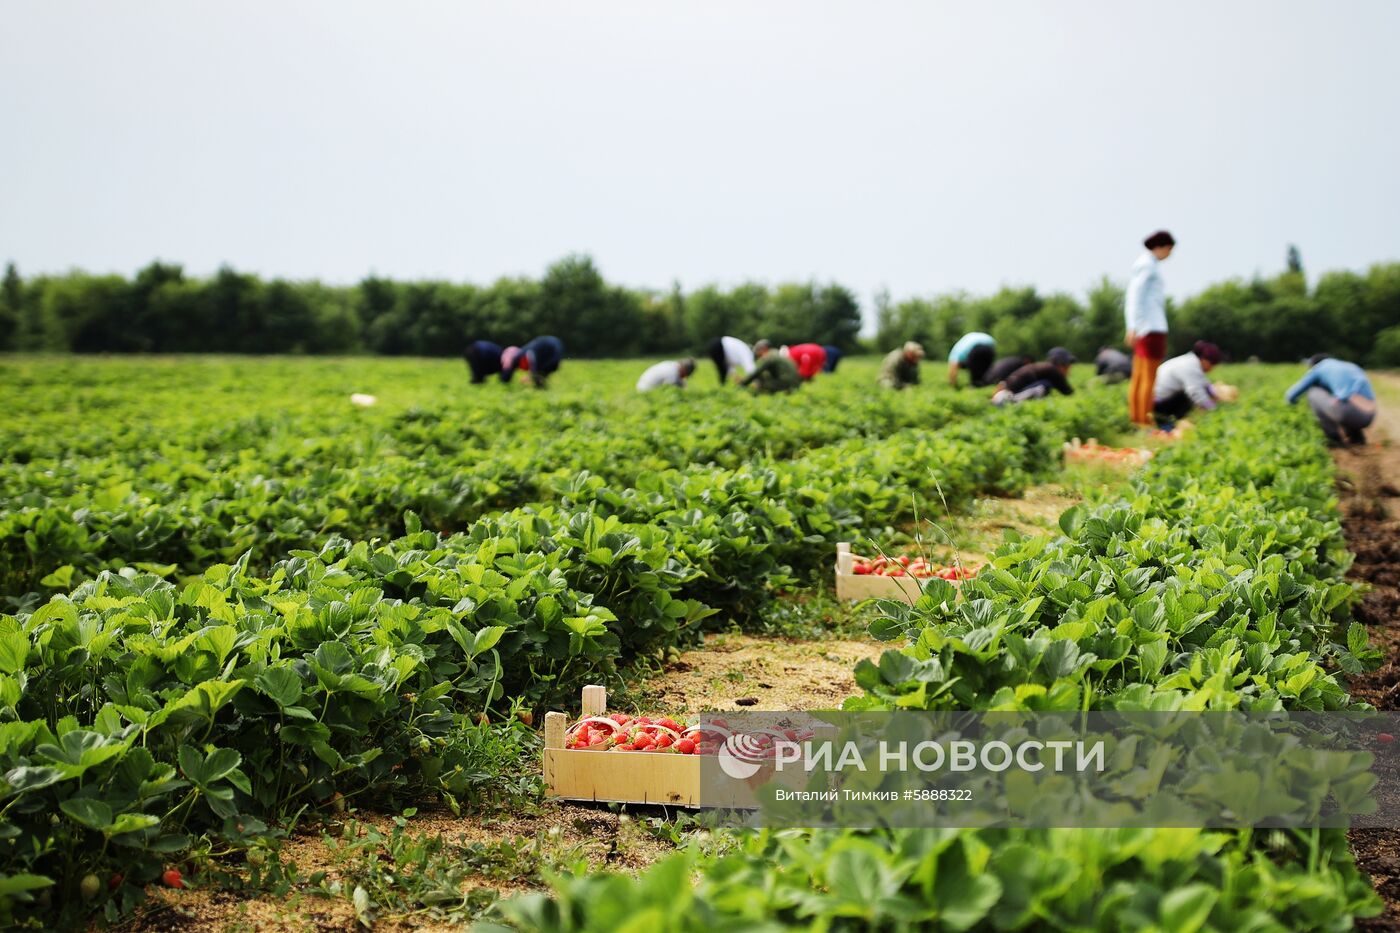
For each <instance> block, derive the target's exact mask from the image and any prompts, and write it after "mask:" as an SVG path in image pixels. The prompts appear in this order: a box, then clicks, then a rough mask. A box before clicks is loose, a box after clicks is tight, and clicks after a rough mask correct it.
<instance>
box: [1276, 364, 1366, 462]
mask: <svg viewBox="0 0 1400 933" xmlns="http://www.w3.org/2000/svg"><path fill="white" fill-rule="evenodd" d="M1304 393H1307V396H1308V405H1309V406H1310V407H1311V408H1312V410H1313V415H1315V416H1316V417H1317V423H1318V424H1319V425H1321V427H1322V433H1323V434H1326V435H1327V445H1328V446H1329V447H1342V446H1345V445H1346V444H1365V443H1366V428H1368V427H1370V426H1371V422H1372V421H1375V420H1376V390H1375V389H1373V388H1371V380H1370V379H1368V378H1367V377H1366V372H1365V371H1364V370H1363V369H1362V368H1361V367H1360V366H1357V365H1356V364H1355V363H1348V362H1346V361H1345V360H1339V359H1335V358H1333V357H1331V356H1328V355H1327V354H1326V353H1319V354H1317V355H1316V356H1314V357H1311V358H1309V360H1308V371H1307V372H1306V373H1305V374H1304V375H1303V378H1302V379H1299V380H1298V381H1297V382H1295V383H1294V384H1293V387H1292V388H1291V389H1289V390H1288V392H1287V393H1286V394H1285V395H1284V398H1285V399H1287V401H1288V404H1290V405H1292V404H1293V403H1294V402H1296V401H1297V400H1298V398H1299V397H1300V396H1302V395H1303V394H1304Z"/></svg>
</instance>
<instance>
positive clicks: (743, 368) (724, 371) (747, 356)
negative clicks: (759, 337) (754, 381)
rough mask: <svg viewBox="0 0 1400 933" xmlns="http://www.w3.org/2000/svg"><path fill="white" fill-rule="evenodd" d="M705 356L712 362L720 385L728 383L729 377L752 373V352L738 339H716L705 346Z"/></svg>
mask: <svg viewBox="0 0 1400 933" xmlns="http://www.w3.org/2000/svg"><path fill="white" fill-rule="evenodd" d="M705 355H706V356H707V357H709V358H710V359H712V360H714V362H715V369H717V370H718V371H719V384H720V385H725V384H726V383H728V382H729V377H730V376H737V375H739V374H741V373H742V374H743V375H745V376H747V375H748V374H749V373H751V372H753V368H754V358H753V350H751V349H749V345H748V344H746V343H744V341H742V340H740V339H739V338H738V337H728V336H725V337H716V338H715V339H714V340H711V341H710V342H709V343H707V344H705Z"/></svg>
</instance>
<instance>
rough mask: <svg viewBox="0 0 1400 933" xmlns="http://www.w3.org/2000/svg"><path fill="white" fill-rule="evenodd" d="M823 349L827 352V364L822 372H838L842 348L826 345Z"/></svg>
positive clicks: (823, 366)
mask: <svg viewBox="0 0 1400 933" xmlns="http://www.w3.org/2000/svg"><path fill="white" fill-rule="evenodd" d="M822 349H823V350H825V351H826V363H824V364H823V365H822V372H824V373H834V372H836V364H837V363H839V362H841V348H840V347H838V346H834V345H833V344H829V343H828V344H824V345H823V346H822Z"/></svg>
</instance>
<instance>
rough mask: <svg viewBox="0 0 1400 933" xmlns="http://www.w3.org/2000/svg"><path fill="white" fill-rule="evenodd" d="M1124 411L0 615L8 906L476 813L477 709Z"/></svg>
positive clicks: (588, 503) (997, 423) (577, 490)
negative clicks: (410, 808)
mask: <svg viewBox="0 0 1400 933" xmlns="http://www.w3.org/2000/svg"><path fill="white" fill-rule="evenodd" d="M1116 417H1117V416H1116V415H1114V416H1106V415H1104V414H1102V406H1095V405H1093V404H1092V403H1090V402H1080V401H1072V402H1065V403H1063V404H1060V403H1057V404H1055V405H1050V406H1047V407H1046V408H1045V409H1044V410H1043V411H1042V412H1040V413H1039V414H1035V415H1032V414H1028V413H1024V412H1021V413H1017V412H1004V413H997V414H994V415H992V416H991V417H989V418H988V419H987V420H986V422H984V423H983V424H981V425H980V426H978V428H977V429H976V430H975V431H974V430H972V429H971V428H964V427H962V426H954V427H953V428H950V429H948V430H947V431H944V432H941V433H938V434H927V433H925V432H905V433H900V434H896V435H894V436H893V437H891V438H890V439H887V440H885V441H881V442H876V443H870V444H869V445H864V446H863V448H858V447H857V446H852V447H850V448H843V449H836V448H833V449H832V450H831V451H825V450H819V451H816V452H814V453H813V454H812V455H810V456H809V457H807V458H799V459H797V460H793V461H790V462H787V463H781V464H770V465H767V466H761V467H755V468H747V469H741V470H723V469H717V468H704V469H700V468H693V469H691V470H686V471H664V472H662V473H660V474H655V475H648V476H646V477H643V478H642V480H639V482H638V485H637V488H635V489H625V490H616V489H613V488H611V487H608V486H606V485H600V484H599V483H596V482H594V481H591V480H584V481H579V482H575V483H571V484H570V485H569V487H568V488H567V489H565V490H563V491H562V492H561V496H560V501H561V502H562V503H563V505H557V506H556V505H542V506H535V507H525V508H520V509H516V510H513V511H511V512H507V513H503V514H501V515H498V516H494V517H490V518H486V519H482V520H481V521H479V522H477V523H475V524H474V525H473V526H471V527H470V528H469V529H468V530H467V531H466V532H464V533H459V534H456V535H450V536H442V535H439V534H437V533H434V532H430V531H424V530H422V529H421V528H419V527H418V523H417V519H416V517H412V516H411V517H409V518H408V520H407V523H408V525H409V528H410V533H409V534H407V535H406V536H404V537H402V538H399V539H396V540H394V541H391V542H388V543H386V544H383V545H379V546H375V545H372V544H370V543H367V542H358V543H352V542H350V541H348V540H346V539H344V538H340V537H336V536H332V537H330V538H328V539H327V540H326V541H324V542H323V543H322V544H321V546H320V547H319V548H316V549H306V550H297V551H294V552H292V553H290V554H289V555H287V556H286V558H285V559H284V560H282V561H280V562H278V563H277V564H276V565H275V566H274V567H273V568H272V569H271V571H270V572H268V573H266V574H259V573H257V572H255V571H254V570H252V569H250V567H249V564H248V561H247V560H246V559H241V560H239V561H236V562H234V563H232V564H225V565H217V566H214V567H212V568H209V569H207V570H206V571H205V572H204V573H203V574H202V575H200V576H199V577H197V578H194V579H192V580H190V581H188V582H186V583H185V584H183V585H180V586H176V585H174V584H172V583H169V582H167V581H165V580H163V579H161V578H159V577H158V576H156V575H154V574H149V573H140V572H135V571H127V572H124V573H120V574H118V573H104V574H102V575H100V576H99V577H98V578H97V579H96V580H93V581H90V582H87V583H85V584H82V585H81V586H79V587H78V588H77V589H76V590H74V591H73V592H71V593H69V594H65V595H63V596H60V597H55V598H53V599H51V600H50V601H49V602H48V603H47V604H45V605H44V606H42V607H40V608H39V609H37V610H35V611H33V612H27V613H20V614H18V615H14V616H0V703H3V705H4V709H5V710H6V721H5V722H4V723H3V724H0V768H3V771H4V773H5V784H4V786H3V790H2V791H0V793H2V794H3V806H4V810H3V813H4V817H3V822H0V836H4V837H7V838H8V839H10V840H11V842H10V844H9V845H8V846H7V851H6V856H5V858H4V862H3V866H4V867H3V869H0V870H3V872H4V873H5V876H6V877H5V878H3V879H0V893H4V892H6V891H8V892H9V894H12V895H13V894H15V893H16V892H17V891H19V890H20V889H21V888H23V887H24V886H25V885H35V886H41V885H46V884H48V882H49V881H53V882H56V883H57V884H58V885H59V890H60V891H62V892H63V893H64V894H65V898H64V899H65V900H66V901H67V902H69V903H71V904H74V905H77V904H78V903H79V901H78V900H77V899H76V898H75V897H73V894H74V892H75V891H76V890H77V887H78V886H79V881H80V880H81V879H82V878H83V877H84V876H85V875H86V874H87V873H88V872H91V871H94V870H98V869H102V868H104V866H110V865H112V864H114V863H120V864H122V865H123V866H124V869H123V874H124V876H125V877H124V879H123V881H124V882H128V883H139V882H143V881H148V880H151V879H152V878H154V877H156V876H157V875H158V874H159V870H160V868H161V865H162V862H163V861H165V860H168V859H170V858H172V857H178V855H179V853H181V852H183V851H185V850H187V849H188V847H189V846H191V845H193V844H194V843H195V838H196V837H198V836H200V835H206V834H207V835H212V836H215V837H218V838H221V839H223V840H225V841H228V842H230V843H233V844H243V843H246V842H247V841H248V839H249V838H250V837H255V836H257V835H258V834H260V833H263V832H265V831H266V824H267V823H274V822H276V821H279V820H281V819H283V818H285V817H286V816H287V815H288V814H290V813H293V812H295V811H296V810H297V809H298V808H300V807H302V806H305V805H311V806H319V805H325V804H327V803H330V802H333V801H335V800H337V799H344V798H345V797H355V796H357V795H361V794H365V793H367V792H371V791H372V792H373V793H374V795H375V799H376V800H379V801H390V800H394V799H396V798H402V799H417V798H420V797H421V796H423V795H425V794H431V793H438V794H441V795H443V796H444V797H445V798H447V799H449V800H453V799H460V798H461V797H462V796H463V795H469V794H471V793H472V792H474V789H475V788H476V787H478V786H479V785H480V784H481V783H482V782H483V781H491V780H495V779H497V777H498V776H497V775H494V774H491V773H489V772H482V771H481V769H479V768H474V767H473V763H472V761H471V760H470V756H471V754H472V749H473V747H474V744H475V743H474V741H473V739H472V735H473V729H474V725H473V724H474V723H475V719H476V715H477V714H478V713H479V712H480V711H481V710H482V709H484V708H488V707H492V706H493V705H494V706H495V707H496V708H498V709H499V707H500V705H501V704H503V703H505V702H506V698H511V699H512V700H514V701H515V702H524V703H527V704H530V703H534V702H543V701H545V700H547V699H549V698H551V697H557V696H561V695H563V694H566V693H573V692H574V690H575V689H576V688H577V686H578V685H579V684H580V683H582V682H584V681H586V680H593V679H596V678H599V677H606V676H609V672H610V671H612V670H613V669H615V667H616V665H617V664H618V663H620V662H625V661H627V660H628V659H630V658H632V657H635V656H636V655H638V654H641V653H645V652H648V651H651V650H654V649H655V648H657V647H664V646H667V645H673V644H676V643H678V642H679V640H680V639H682V638H685V637H688V636H689V635H690V633H692V632H694V631H696V630H697V629H698V628H699V627H700V626H701V625H703V619H704V618H705V617H706V616H707V615H709V614H710V613H711V612H712V609H711V608H710V606H709V605H706V603H709V604H710V605H718V606H722V607H723V608H726V609H728V610H730V611H732V612H742V611H745V610H746V609H750V608H753V607H754V606H756V605H757V603H758V602H759V601H760V600H762V599H763V598H766V597H765V595H764V594H766V593H767V592H768V589H769V588H771V587H773V586H778V585H782V584H783V583H784V582H785V581H787V580H790V579H792V577H793V576H794V575H795V574H802V573H804V572H806V573H808V574H809V575H810V573H812V572H815V568H816V566H817V564H816V560H815V557H814V555H816V554H818V553H821V554H824V555H829V554H830V550H831V543H832V542H834V541H835V540H837V539H838V538H840V537H844V536H847V535H848V534H851V533H852V532H853V531H854V530H856V529H859V528H861V527H867V526H872V525H873V526H877V527H878V526H879V525H880V524H881V523H883V522H886V521H892V520H900V519H902V518H907V517H909V516H911V515H912V500H911V499H910V497H909V490H908V489H907V488H900V486H899V485H897V484H901V483H904V482H906V481H908V482H911V483H913V484H914V488H916V489H918V490H919V491H920V492H921V494H922V495H924V496H930V497H931V496H933V495H935V494H936V490H938V489H941V490H942V491H943V494H945V495H947V496H948V497H949V498H950V500H952V501H954V502H956V501H959V500H960V499H961V498H962V497H965V496H967V495H971V494H974V493H977V492H992V491H999V490H1007V491H1009V490H1013V489H1015V488H1016V487H1017V486H1019V485H1020V484H1021V483H1024V482H1025V481H1027V480H1028V479H1029V478H1030V477H1032V476H1033V475H1036V474H1037V473H1044V472H1046V471H1047V470H1048V469H1050V468H1051V467H1052V466H1053V464H1054V462H1055V452H1056V448H1057V447H1058V444H1059V443H1060V442H1061V441H1062V440H1063V438H1064V437H1065V436H1067V434H1069V433H1071V432H1080V431H1083V430H1084V429H1085V428H1089V427H1094V426H1097V425H1102V424H1108V423H1110V419H1116ZM838 466H839V467H840V468H838ZM866 470H878V471H881V475H883V476H885V477H887V478H886V479H884V480H883V481H872V480H869V479H868V478H867V477H866V476H865V475H863V473H864V471H866ZM798 557H802V558H803V560H802V561H800V562H799V561H797V558H798ZM790 559H791V560H793V561H794V563H797V566H796V567H795V568H794V567H790V566H789V565H788V564H787V563H786V561H788V560H790ZM736 592H738V593H747V594H748V595H747V596H746V597H742V598H741V597H739V596H736V595H735V593H736ZM702 600H703V601H702ZM128 888H129V885H128V886H127V887H122V886H120V885H119V891H122V892H123V893H122V894H119V895H114V897H113V899H112V900H111V901H109V903H116V902H117V900H118V899H119V898H121V897H126V896H128V895H129V894H130V890H128ZM10 906H11V907H13V906H14V905H13V904H10Z"/></svg>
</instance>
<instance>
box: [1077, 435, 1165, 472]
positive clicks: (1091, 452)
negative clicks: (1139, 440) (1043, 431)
mask: <svg viewBox="0 0 1400 933" xmlns="http://www.w3.org/2000/svg"><path fill="white" fill-rule="evenodd" d="M1089 443H1090V444H1097V443H1098V439H1097V438H1093V437H1091V438H1089ZM1118 449H1121V450H1130V451H1131V452H1132V454H1133V456H1131V457H1124V458H1122V459H1113V460H1108V459H1105V458H1104V457H1101V456H1099V454H1098V453H1097V452H1096V451H1095V449H1094V448H1092V447H1086V446H1085V445H1084V442H1082V441H1080V439H1079V438H1077V437H1076V438H1075V439H1074V440H1072V441H1070V442H1068V443H1066V444H1065V463H1091V464H1094V465H1096V466H1104V467H1117V468H1120V469H1125V470H1131V469H1133V468H1135V467H1140V466H1142V465H1143V464H1144V463H1146V462H1147V461H1148V460H1151V459H1152V451H1150V450H1148V449H1147V448H1145V447H1136V448H1118Z"/></svg>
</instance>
